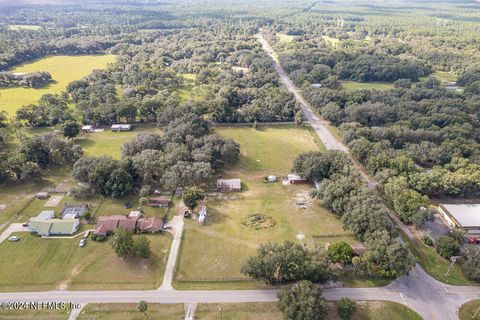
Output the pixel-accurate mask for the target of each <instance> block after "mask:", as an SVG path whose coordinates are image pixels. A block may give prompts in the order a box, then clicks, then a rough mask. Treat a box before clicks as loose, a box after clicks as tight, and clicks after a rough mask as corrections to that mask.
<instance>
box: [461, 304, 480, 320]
mask: <svg viewBox="0 0 480 320" xmlns="http://www.w3.org/2000/svg"><path fill="white" fill-rule="evenodd" d="M458 318H459V319H460V320H480V300H474V301H470V302H467V303H465V304H463V305H462V306H461V307H460V310H458Z"/></svg>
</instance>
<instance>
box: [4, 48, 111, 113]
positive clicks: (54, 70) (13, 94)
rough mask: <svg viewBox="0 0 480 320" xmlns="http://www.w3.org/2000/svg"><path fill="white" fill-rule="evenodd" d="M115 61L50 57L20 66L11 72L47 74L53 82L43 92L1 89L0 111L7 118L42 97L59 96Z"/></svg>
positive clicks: (23, 89)
mask: <svg viewBox="0 0 480 320" xmlns="http://www.w3.org/2000/svg"><path fill="white" fill-rule="evenodd" d="M114 61H115V56H114V55H93V56H92V55H86V56H52V57H48V58H43V59H40V60H38V61H35V62H32V63H27V64H23V65H20V66H18V67H16V68H14V69H12V70H11V71H13V72H35V71H48V72H50V74H51V75H52V79H53V82H52V83H51V84H49V85H47V86H45V87H43V88H40V89H33V88H21V87H16V88H4V89H0V110H5V111H7V112H8V113H9V115H10V116H14V115H15V111H16V110H17V109H18V108H20V107H21V106H23V105H26V104H30V103H37V101H38V99H39V98H40V97H41V96H42V95H44V94H46V93H60V92H62V91H65V88H66V86H67V85H68V84H69V83H70V82H72V81H74V80H79V79H81V78H83V77H85V76H87V75H88V74H90V73H91V72H92V71H93V70H94V69H103V68H105V67H106V66H107V64H108V63H112V62H114Z"/></svg>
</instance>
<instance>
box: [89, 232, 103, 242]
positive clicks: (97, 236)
mask: <svg viewBox="0 0 480 320" xmlns="http://www.w3.org/2000/svg"><path fill="white" fill-rule="evenodd" d="M91 239H92V241H97V242H102V241H105V239H107V237H106V236H104V235H101V234H93V235H92V237H91Z"/></svg>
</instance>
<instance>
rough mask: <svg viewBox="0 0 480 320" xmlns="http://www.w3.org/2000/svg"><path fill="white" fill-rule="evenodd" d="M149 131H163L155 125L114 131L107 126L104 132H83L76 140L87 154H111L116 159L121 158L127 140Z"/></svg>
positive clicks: (99, 155) (97, 155)
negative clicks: (125, 130)
mask: <svg viewBox="0 0 480 320" xmlns="http://www.w3.org/2000/svg"><path fill="white" fill-rule="evenodd" d="M147 131H148V132H161V131H160V129H158V128H157V127H155V126H153V125H152V126H150V125H142V126H136V127H135V128H134V129H133V130H132V131H128V132H112V131H111V130H110V128H105V131H104V132H94V133H82V134H80V135H79V136H78V137H77V138H76V139H75V141H76V142H77V143H79V144H80V145H81V146H82V147H83V151H84V153H85V155H87V156H96V157H101V156H109V157H112V158H114V159H120V158H121V156H122V147H123V145H124V144H125V142H128V141H130V140H132V139H133V138H135V137H136V136H137V135H138V134H140V133H142V132H147Z"/></svg>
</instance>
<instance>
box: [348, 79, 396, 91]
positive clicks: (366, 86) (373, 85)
mask: <svg viewBox="0 0 480 320" xmlns="http://www.w3.org/2000/svg"><path fill="white" fill-rule="evenodd" d="M342 89H343V90H373V89H375V90H388V89H393V83H390V82H358V81H342Z"/></svg>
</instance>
